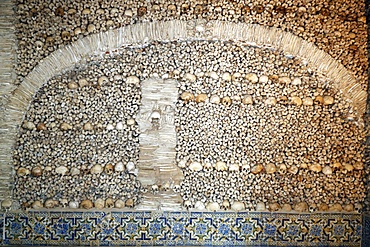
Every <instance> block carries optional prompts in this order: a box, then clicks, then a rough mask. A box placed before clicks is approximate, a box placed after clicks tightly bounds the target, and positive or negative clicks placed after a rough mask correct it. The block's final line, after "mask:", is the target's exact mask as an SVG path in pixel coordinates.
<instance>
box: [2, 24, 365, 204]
mask: <svg viewBox="0 0 370 247" xmlns="http://www.w3.org/2000/svg"><path fill="white" fill-rule="evenodd" d="M176 40H180V41H181V40H226V41H227V40H231V41H237V42H241V43H244V44H245V45H252V46H258V47H264V48H271V49H275V50H280V51H283V52H284V53H285V54H286V56H292V57H298V58H300V59H302V60H303V61H305V62H306V63H307V64H308V65H309V66H310V67H311V68H313V69H315V70H317V71H318V72H319V73H322V74H324V75H326V76H327V77H328V78H329V79H330V81H331V82H332V83H333V85H332V86H333V87H334V88H336V89H338V90H340V91H341V92H342V93H343V94H344V95H345V96H346V97H347V99H348V101H350V102H351V104H352V106H353V110H354V111H355V113H357V114H358V115H359V116H361V115H362V114H363V113H364V111H365V107H366V97H367V94H366V91H364V90H363V89H362V87H361V84H360V83H357V81H356V79H355V78H354V77H353V76H352V75H351V72H350V71H348V70H347V69H346V68H345V67H344V66H343V65H341V64H340V63H339V62H337V61H336V60H335V59H333V58H332V57H331V56H330V55H329V54H327V53H325V52H324V51H322V50H319V49H318V48H317V47H316V46H315V45H314V44H312V43H309V42H307V41H305V40H303V39H302V38H300V37H298V36H295V35H293V34H291V33H288V32H284V31H281V30H279V29H277V28H271V27H265V26H261V25H253V24H244V23H243V24H241V23H232V22H225V21H210V22H206V21H204V20H192V21H180V20H174V21H167V22H152V23H139V24H134V25H130V26H125V27H122V28H119V29H115V30H109V31H107V32H104V33H98V34H94V35H91V36H88V37H85V38H83V39H80V40H78V41H76V42H74V43H72V44H70V45H67V46H65V47H63V48H61V49H59V50H57V51H55V52H53V53H52V54H51V55H50V56H48V57H47V58H45V59H43V60H42V61H41V62H40V63H39V64H38V65H37V66H36V67H35V68H34V69H33V71H32V72H30V73H29V75H28V76H27V77H26V78H25V79H24V81H23V82H22V84H21V85H20V86H19V87H18V88H17V89H16V90H14V91H13V92H12V94H11V95H10V97H9V103H8V105H7V106H6V109H5V111H4V116H3V122H2V124H1V126H0V139H1V140H2V144H1V149H0V162H1V163H0V165H1V167H5V166H11V164H12V155H11V153H12V152H11V149H12V146H13V144H14V141H15V139H16V135H17V131H18V128H19V126H20V124H21V123H22V120H23V117H24V115H25V113H26V111H27V108H28V106H29V104H30V103H31V101H32V98H33V96H34V95H35V94H36V92H37V91H38V90H39V88H41V86H42V85H43V84H44V83H45V82H47V81H48V80H49V79H50V78H52V77H53V76H54V75H56V74H59V73H61V72H63V71H66V70H69V69H71V68H72V67H73V66H75V65H76V64H79V63H83V62H84V61H85V60H86V59H87V58H88V57H89V56H90V55H92V54H101V55H103V54H105V53H106V52H117V50H118V52H119V49H120V48H122V47H125V46H143V45H145V44H148V43H150V42H153V41H162V42H168V41H176ZM8 179H10V178H8ZM1 194H2V195H5V196H10V192H9V191H8V192H4V193H1ZM0 199H2V198H0Z"/></svg>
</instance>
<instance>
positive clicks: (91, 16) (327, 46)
mask: <svg viewBox="0 0 370 247" xmlns="http://www.w3.org/2000/svg"><path fill="white" fill-rule="evenodd" d="M16 16H17V24H16V35H17V39H18V51H17V53H18V65H17V72H18V75H19V80H20V81H21V80H22V78H23V77H25V76H26V75H27V74H28V73H29V72H30V71H31V70H32V69H33V67H34V66H35V65H36V64H37V63H39V61H40V60H41V59H42V58H44V57H46V56H48V55H49V54H50V53H51V52H53V51H55V50H56V49H58V48H60V47H62V46H64V45H66V44H69V43H71V42H73V41H76V40H78V39H80V38H82V37H84V36H86V35H89V34H92V33H97V32H100V31H106V30H109V29H114V28H119V27H121V26H125V25H129V24H134V23H138V22H147V21H159V20H165V21H166V20H172V19H181V20H190V19H195V18H201V19H205V20H223V21H233V22H245V23H252V24H260V25H266V26H274V27H277V28H280V29H282V30H284V31H289V32H291V33H293V34H295V35H298V36H300V37H302V38H303V39H305V40H307V41H309V42H313V43H315V44H316V45H317V46H318V47H319V48H320V49H322V50H324V51H326V52H328V53H329V54H330V55H331V56H332V57H334V58H336V59H338V60H340V61H341V63H342V64H343V65H345V66H346V67H347V68H349V69H350V70H352V71H353V72H354V73H355V74H356V77H357V79H359V81H364V82H365V81H366V80H364V79H365V78H366V77H365V76H366V74H365V71H366V67H367V56H366V18H365V16H364V3H363V2H361V1H355V2H353V1H352V2H349V1H347V2H331V1H311V2H307V3H304V4H303V3H292V2H289V1H285V2H281V1H275V0H271V1H268V2H266V1H264V2H256V1H223V2H220V1H211V2H209V1H190V2H189V1H157V2H156V3H151V2H147V1H139V2H134V1H124V2H122V1H97V0H96V1H89V3H85V2H84V1H75V0H74V1H66V2H63V3H60V2H59V1H51V2H47V3H46V2H44V1H25V0H19V1H18V3H17V8H16ZM363 86H364V87H366V85H363Z"/></svg>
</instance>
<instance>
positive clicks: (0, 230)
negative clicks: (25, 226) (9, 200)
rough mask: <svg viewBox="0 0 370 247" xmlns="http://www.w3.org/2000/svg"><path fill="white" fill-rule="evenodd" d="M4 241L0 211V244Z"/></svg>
mask: <svg viewBox="0 0 370 247" xmlns="http://www.w3.org/2000/svg"><path fill="white" fill-rule="evenodd" d="M3 241H4V214H3V213H0V245H2V244H3Z"/></svg>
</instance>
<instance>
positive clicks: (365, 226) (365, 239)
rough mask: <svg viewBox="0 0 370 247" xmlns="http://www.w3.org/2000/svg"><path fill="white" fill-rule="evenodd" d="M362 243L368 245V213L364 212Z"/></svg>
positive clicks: (369, 244)
mask: <svg viewBox="0 0 370 247" xmlns="http://www.w3.org/2000/svg"><path fill="white" fill-rule="evenodd" d="M361 243H362V245H361V246H370V214H369V213H365V214H364V215H363V230H362V240H361Z"/></svg>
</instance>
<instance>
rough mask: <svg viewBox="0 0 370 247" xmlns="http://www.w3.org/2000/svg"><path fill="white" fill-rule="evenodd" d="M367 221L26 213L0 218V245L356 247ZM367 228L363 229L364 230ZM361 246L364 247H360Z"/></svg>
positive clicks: (341, 216) (199, 214) (321, 216)
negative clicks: (0, 240)
mask: <svg viewBox="0 0 370 247" xmlns="http://www.w3.org/2000/svg"><path fill="white" fill-rule="evenodd" d="M369 222H370V217H368V216H364V224H365V229H364V233H365V235H364V237H363V238H361V234H362V217H361V215H360V214H284V213H256V212H239V213H234V212H222V213H210V212H28V213H6V214H4V215H2V217H1V218H0V231H3V229H4V232H3V233H2V232H1V233H2V236H3V238H2V242H0V243H1V244H2V245H4V244H5V245H21V244H22V245H82V246H84V245H85V246H98V245H99V246H108V245H123V246H137V245H140V246H158V245H162V246H198V245H222V246H292V245H294V246H321V245H324V246H360V243H361V240H362V242H363V243H366V242H364V241H369V234H368V235H367V236H366V231H367V232H368V231H369V229H370V227H369V225H370V223H369ZM366 224H367V225H366ZM363 246H366V245H363Z"/></svg>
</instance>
